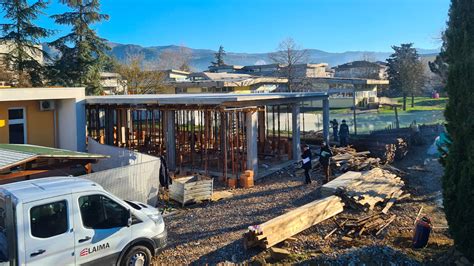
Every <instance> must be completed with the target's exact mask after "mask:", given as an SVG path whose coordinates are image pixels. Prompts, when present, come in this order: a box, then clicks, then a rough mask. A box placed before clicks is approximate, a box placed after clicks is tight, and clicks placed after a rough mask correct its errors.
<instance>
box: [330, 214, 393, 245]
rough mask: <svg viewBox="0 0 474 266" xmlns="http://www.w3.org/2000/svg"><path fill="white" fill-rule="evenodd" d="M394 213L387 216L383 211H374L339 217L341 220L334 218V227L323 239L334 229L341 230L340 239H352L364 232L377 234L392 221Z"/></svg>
mask: <svg viewBox="0 0 474 266" xmlns="http://www.w3.org/2000/svg"><path fill="white" fill-rule="evenodd" d="M395 218H396V215H391V216H387V215H384V214H383V213H380V212H379V213H375V214H372V215H367V216H364V217H362V218H353V217H340V219H342V220H343V221H342V222H341V221H337V220H334V223H335V224H336V228H334V230H332V231H330V232H329V233H328V234H327V235H326V236H325V237H324V239H327V238H329V237H330V236H331V235H332V234H334V233H335V232H336V231H338V230H339V231H341V234H342V238H341V239H342V240H345V241H352V240H353V239H355V238H357V237H360V236H362V235H364V234H372V235H376V236H377V235H379V234H381V233H382V232H383V230H385V229H386V228H387V227H388V226H389V225H390V224H391V223H392V222H393V221H395Z"/></svg>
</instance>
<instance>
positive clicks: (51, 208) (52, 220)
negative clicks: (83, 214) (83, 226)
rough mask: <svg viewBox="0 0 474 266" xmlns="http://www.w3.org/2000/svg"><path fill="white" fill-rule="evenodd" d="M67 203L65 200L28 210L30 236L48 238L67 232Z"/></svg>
mask: <svg viewBox="0 0 474 266" xmlns="http://www.w3.org/2000/svg"><path fill="white" fill-rule="evenodd" d="M67 217H68V214H67V203H66V201H65V200H63V201H57V202H53V203H48V204H43V205H38V206H35V207H33V208H31V210H30V224H31V235H32V236H34V237H39V238H49V237H53V236H57V235H60V234H64V233H66V232H67V230H68V221H67Z"/></svg>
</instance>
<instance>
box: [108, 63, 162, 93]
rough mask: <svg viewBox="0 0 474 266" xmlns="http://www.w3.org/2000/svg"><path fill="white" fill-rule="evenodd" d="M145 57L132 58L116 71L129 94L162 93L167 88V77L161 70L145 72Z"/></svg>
mask: <svg viewBox="0 0 474 266" xmlns="http://www.w3.org/2000/svg"><path fill="white" fill-rule="evenodd" d="M143 64H144V63H143V56H140V55H139V56H131V57H129V58H128V59H127V63H126V64H118V65H117V66H116V67H115V71H116V72H117V73H119V74H120V75H121V76H122V85H123V86H124V87H127V91H128V93H129V94H154V93H161V92H162V91H163V89H164V88H165V87H166V85H165V84H164V78H165V75H164V73H163V72H161V71H159V70H144V69H143Z"/></svg>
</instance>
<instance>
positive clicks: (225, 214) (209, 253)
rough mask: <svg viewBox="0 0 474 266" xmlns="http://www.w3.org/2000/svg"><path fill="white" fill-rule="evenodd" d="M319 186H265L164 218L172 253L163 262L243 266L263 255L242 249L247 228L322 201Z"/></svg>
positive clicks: (288, 182)
mask: <svg viewBox="0 0 474 266" xmlns="http://www.w3.org/2000/svg"><path fill="white" fill-rule="evenodd" d="M316 186H317V185H316V182H313V183H312V184H311V185H303V184H302V182H301V179H300V178H296V177H293V178H287V177H281V179H280V178H278V177H276V178H271V179H268V180H265V181H263V182H262V183H260V184H258V185H257V186H255V187H253V188H251V189H245V190H243V189H235V190H233V191H232V193H233V194H234V196H233V197H232V198H229V199H225V200H221V201H218V202H209V203H202V204H198V205H194V206H191V207H189V208H187V209H184V210H179V211H177V213H176V214H174V215H171V216H169V217H165V223H166V226H167V229H168V240H169V244H168V248H167V249H166V250H164V251H163V253H162V254H161V255H160V256H159V257H158V261H159V262H160V263H164V264H168V263H184V264H188V263H191V262H193V263H198V264H204V263H210V264H214V263H218V262H223V261H229V262H244V261H247V260H248V259H249V258H251V257H252V256H253V255H256V254H257V253H258V250H257V251H245V250H244V249H243V241H242V235H243V234H244V233H245V232H246V231H247V228H248V226H250V225H256V224H260V223H262V222H265V221H267V220H269V219H271V218H273V217H276V216H278V215H280V214H283V213H285V212H286V211H288V210H290V209H293V208H295V207H298V206H301V205H304V204H306V203H309V202H311V201H314V200H316V199H317V197H316V193H315V189H316Z"/></svg>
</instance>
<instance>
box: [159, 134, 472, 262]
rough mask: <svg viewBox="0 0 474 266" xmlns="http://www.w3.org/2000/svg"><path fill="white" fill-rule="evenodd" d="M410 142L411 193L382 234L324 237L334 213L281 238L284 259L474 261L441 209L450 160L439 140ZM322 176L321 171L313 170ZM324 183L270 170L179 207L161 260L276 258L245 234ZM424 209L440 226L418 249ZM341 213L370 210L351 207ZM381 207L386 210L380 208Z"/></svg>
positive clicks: (311, 196) (405, 166)
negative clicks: (438, 148) (434, 149)
mask: <svg viewBox="0 0 474 266" xmlns="http://www.w3.org/2000/svg"><path fill="white" fill-rule="evenodd" d="M426 143H427V144H426V145H424V146H414V147H411V149H410V152H409V154H408V155H407V157H406V158H404V159H403V160H402V161H399V162H396V163H394V164H393V165H394V166H395V167H398V168H399V169H401V170H403V171H405V172H407V175H405V176H403V177H402V178H403V179H404V180H405V184H406V187H405V189H404V190H405V191H406V192H408V193H410V194H411V196H410V197H408V198H406V199H403V200H402V201H401V202H397V203H396V204H395V205H394V206H393V207H392V208H391V209H390V210H389V213H388V215H392V214H395V215H396V219H395V221H394V222H393V223H391V224H390V225H389V226H388V227H387V228H386V229H385V231H383V233H382V234H380V235H378V236H374V235H371V234H366V235H362V236H360V237H359V238H355V239H354V240H352V241H346V240H342V235H341V232H339V231H337V232H336V233H334V234H333V235H331V236H330V237H328V238H327V239H323V238H324V236H325V235H326V234H327V233H329V232H330V231H331V230H333V229H334V228H335V227H336V225H335V223H334V221H333V220H332V219H328V220H326V221H324V222H322V223H320V224H318V225H316V226H313V227H311V228H309V229H307V230H305V231H303V232H301V233H300V234H297V235H296V236H294V239H291V241H290V240H288V241H285V242H284V243H281V244H278V245H277V247H283V248H285V249H287V250H288V251H290V253H291V255H290V256H289V257H287V258H286V259H284V260H283V261H280V262H283V263H301V264H316V265H345V264H349V263H355V264H362V263H364V264H369V265H374V264H375V265H389V264H390V263H393V264H392V265H419V264H440V263H441V264H453V263H456V264H464V263H469V262H468V261H467V260H466V259H465V258H464V257H463V256H462V254H460V253H459V252H457V251H456V250H455V249H454V247H453V240H452V239H451V237H450V236H449V233H448V230H447V223H446V220H445V217H444V212H443V208H442V194H441V182H440V178H441V176H442V174H443V167H442V166H441V165H440V164H439V162H438V161H437V160H436V159H435V158H433V157H430V156H428V155H426V150H427V149H428V147H429V145H430V144H431V143H432V139H427V141H426ZM313 178H314V179H317V180H319V179H320V178H321V176H320V174H319V173H317V172H316V173H313ZM320 185H321V183H320V181H319V182H313V183H312V184H310V185H305V184H304V182H303V177H298V176H296V175H295V169H294V168H291V167H290V168H287V169H283V170H282V171H280V172H279V173H276V174H274V175H273V176H271V177H268V178H266V179H265V180H262V181H261V182H257V183H256V185H255V187H253V188H250V189H235V190H232V191H231V192H232V193H233V197H231V198H227V199H223V200H220V201H217V202H203V203H200V204H194V205H190V206H188V207H185V208H177V210H176V211H174V212H172V213H171V214H170V215H168V216H166V217H165V222H166V226H167V230H168V246H167V248H166V249H165V250H163V252H162V253H161V254H160V255H159V256H157V257H156V258H155V262H156V263H157V264H191V263H192V264H217V263H222V262H228V263H250V264H264V263H273V262H277V261H275V260H273V259H272V258H271V256H270V252H269V251H268V250H262V249H258V248H256V249H250V250H245V249H244V247H243V238H242V235H243V234H244V233H245V232H247V228H248V227H249V226H251V225H257V224H260V223H263V222H265V221H267V220H269V219H272V218H274V217H276V216H278V215H281V214H284V213H285V212H287V211H289V210H291V209H293V208H296V207H299V206H302V205H304V204H306V203H309V202H311V201H314V200H316V199H318V195H317V192H316V190H317V187H318V186H320ZM422 207H423V209H422V211H421V215H426V216H428V217H430V218H431V220H432V223H433V226H434V227H435V229H434V230H433V231H432V233H431V236H430V240H429V244H428V246H427V247H425V248H423V249H412V247H411V239H412V236H413V229H414V221H415V219H416V216H417V214H418V213H419V211H420V208H422ZM346 209H347V210H345V211H344V212H343V213H341V214H339V215H338V216H336V219H340V217H342V216H355V217H364V216H367V215H368V213H365V212H363V211H355V210H350V209H349V208H346ZM378 211H380V209H378Z"/></svg>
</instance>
